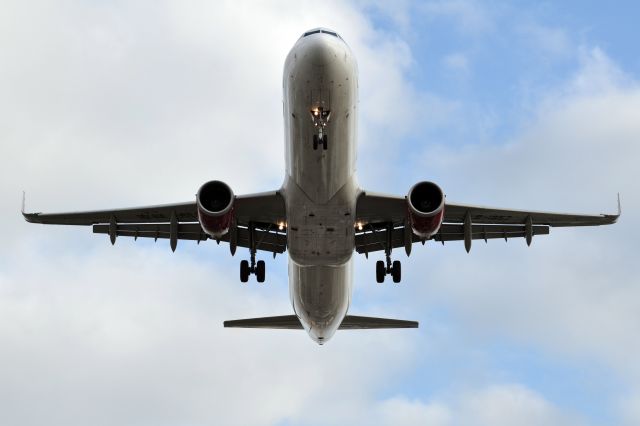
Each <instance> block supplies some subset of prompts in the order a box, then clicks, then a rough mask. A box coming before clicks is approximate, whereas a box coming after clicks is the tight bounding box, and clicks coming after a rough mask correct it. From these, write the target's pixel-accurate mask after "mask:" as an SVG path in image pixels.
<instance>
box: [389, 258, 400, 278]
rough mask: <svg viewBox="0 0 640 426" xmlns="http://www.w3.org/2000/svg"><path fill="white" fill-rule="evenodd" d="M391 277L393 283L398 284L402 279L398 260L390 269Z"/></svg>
mask: <svg viewBox="0 0 640 426" xmlns="http://www.w3.org/2000/svg"><path fill="white" fill-rule="evenodd" d="M391 276H392V277H393V282H394V283H399V282H400V279H401V278H402V267H401V266H400V261H399V260H394V261H393V268H392V269H391Z"/></svg>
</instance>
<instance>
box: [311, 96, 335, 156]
mask: <svg viewBox="0 0 640 426" xmlns="http://www.w3.org/2000/svg"><path fill="white" fill-rule="evenodd" d="M310 113H311V121H313V125H314V127H315V128H316V129H318V133H317V134H315V135H313V149H314V150H316V149H318V145H320V144H322V149H323V150H325V151H326V149H327V145H328V140H327V134H326V133H325V127H327V124H328V123H329V118H330V117H331V111H329V110H328V109H324V108H323V107H313V108H311V111H310Z"/></svg>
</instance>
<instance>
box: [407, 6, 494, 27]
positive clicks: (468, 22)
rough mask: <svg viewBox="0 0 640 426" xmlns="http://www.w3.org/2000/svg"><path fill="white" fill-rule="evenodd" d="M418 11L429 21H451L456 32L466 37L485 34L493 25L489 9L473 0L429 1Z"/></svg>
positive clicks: (491, 13)
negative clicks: (443, 19)
mask: <svg viewBox="0 0 640 426" xmlns="http://www.w3.org/2000/svg"><path fill="white" fill-rule="evenodd" d="M420 10H421V11H422V13H424V14H425V16H426V17H427V18H430V19H435V20H437V19H442V18H449V19H451V20H452V21H453V22H454V24H455V26H456V28H457V30H458V31H460V32H462V33H464V34H468V35H478V34H482V33H486V32H487V31H491V30H492V29H493V28H494V25H495V22H494V19H495V17H494V16H493V12H492V11H491V9H490V8H489V7H487V5H485V4H482V3H481V2H478V1H474V0H452V1H441V0H437V1H429V2H426V3H424V4H422V5H421V7H420Z"/></svg>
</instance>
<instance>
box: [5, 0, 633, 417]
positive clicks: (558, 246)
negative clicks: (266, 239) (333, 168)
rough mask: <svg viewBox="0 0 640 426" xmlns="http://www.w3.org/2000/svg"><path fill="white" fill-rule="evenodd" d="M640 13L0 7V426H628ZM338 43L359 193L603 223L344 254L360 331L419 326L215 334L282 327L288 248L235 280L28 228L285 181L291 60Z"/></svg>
mask: <svg viewBox="0 0 640 426" xmlns="http://www.w3.org/2000/svg"><path fill="white" fill-rule="evenodd" d="M639 15H640V9H639V8H638V6H637V5H635V3H633V2H626V4H624V3H618V4H617V6H616V8H615V9H614V8H605V6H603V5H602V4H601V3H599V2H592V3H591V4H588V3H585V2H563V4H562V6H560V5H557V4H553V3H540V2H532V3H529V2H518V3H517V4H510V3H507V4H505V3H499V2H483V1H464V0H460V1H452V2H444V1H425V2H417V3H413V2H394V4H393V6H392V5H391V2H358V1H356V2H333V1H325V2H322V3H321V4H319V3H317V2H300V1H299V2H269V4H268V5H267V4H262V3H258V2H255V3H253V2H215V3H214V2H207V1H194V2H177V1H176V2H170V1H165V2H148V1H140V2H130V1H115V2H109V3H108V4H103V3H101V2H88V1H87V2H80V1H65V2H56V3H55V4H53V3H52V2H46V1H42V2H39V1H31V2H19V1H11V0H9V1H5V2H3V5H2V13H1V14H0V158H1V160H0V161H1V162H2V163H1V165H2V167H1V168H0V174H1V175H0V176H1V180H0V212H1V213H0V214H1V218H2V221H1V222H0V233H1V234H2V236H3V244H2V245H1V247H0V413H2V414H1V416H2V423H3V424H7V425H41V424H43V423H47V424H52V425H62V424H64V425H85V424H95V425H112V424H122V425H211V424H239V425H240V424H242V425H289V424H306V425H326V424H336V425H340V424H358V423H360V424H375V425H391V424H393V425H404V424H407V425H409V424H430V425H436V426H439V425H465V424H476V425H513V424H520V425H556V424H557V425H566V424H571V425H610V424H620V425H637V424H640V362H638V359H640V340H639V339H638V334H639V333H640V266H639V264H638V261H637V248H636V242H637V241H638V238H640V231H638V229H640V228H639V227H638V225H639V224H638V220H639V219H640V215H639V214H638V213H637V212H638V208H639V207H640V199H639V198H640V197H639V196H638V190H637V182H638V180H639V179H640V172H639V171H638V167H637V163H638V160H639V158H640V148H639V145H638V144H639V141H640V85H639V80H640V55H639V54H638V53H639V52H638V47H637V43H636V40H637V33H638V30H637V28H636V22H635V21H636V19H637V16H639ZM320 25H322V26H327V27H331V28H333V29H335V30H336V31H338V32H339V33H340V34H341V35H342V36H343V38H344V39H345V40H346V41H347V42H348V43H349V45H350V46H351V48H352V50H353V51H354V53H355V55H356V57H357V59H358V63H359V70H360V89H361V93H360V117H359V120H360V129H359V130H360V140H359V162H358V168H359V172H358V173H359V179H360V183H361V184H362V186H363V187H366V188H370V189H374V190H376V191H385V192H390V193H396V194H404V193H406V191H407V190H408V188H409V187H410V186H411V185H412V184H413V183H415V182H416V181H418V180H423V179H428V180H433V181H435V182H437V183H438V184H440V185H441V186H442V187H443V188H444V190H445V192H446V193H447V196H448V198H449V199H450V200H453V201H459V202H465V203H477V204H485V205H495V206H504V207H514V208H528V209H536V210H543V209H548V210H556V211H577V212H585V213H599V212H611V213H613V212H615V209H616V204H615V194H616V192H620V193H621V195H622V202H623V216H622V218H621V220H620V222H619V223H618V224H617V225H615V226H613V227H604V228H585V229H555V230H552V232H551V235H549V236H543V237H539V238H536V239H534V242H533V244H532V246H531V247H530V248H527V247H526V244H525V243H524V241H517V240H514V241H510V242H508V243H504V242H503V241H493V242H490V243H489V244H484V242H481V243H480V242H476V243H474V246H473V248H472V250H471V253H470V254H466V253H465V251H464V248H463V246H462V244H461V243H451V244H447V245H446V246H444V247H442V246H440V245H437V244H427V245H425V246H424V247H422V246H418V247H416V249H415V250H414V251H413V254H412V256H411V258H410V259H406V258H405V255H404V254H403V253H400V252H399V253H397V257H398V258H399V259H400V260H403V269H404V271H403V282H402V284H401V285H400V286H395V285H392V284H385V285H382V286H380V285H377V284H375V280H374V262H375V260H377V259H376V257H375V256H372V257H371V258H370V259H369V260H366V259H364V258H358V259H357V260H356V268H355V293H354V301H353V305H352V308H351V312H352V313H357V314H365V315H380V316H390V317H397V318H406V319H416V320H419V321H420V325H421V326H420V329H418V330H406V331H388V332H386V331H383V332H378V331H371V332H366V331H365V332H338V333H337V334H336V335H335V336H334V338H333V339H332V340H331V341H330V342H329V343H328V344H327V345H325V346H323V347H319V346H317V345H316V344H314V343H313V342H312V341H311V340H310V339H309V338H308V337H307V336H306V335H305V334H304V333H303V332H287V331H283V332H278V331H273V332H269V331H252V330H225V329H223V328H222V321H223V320H225V319H233V318H243V317H252V316H260V315H278V314H287V313H290V312H291V307H290V305H289V300H288V287H287V272H286V257H284V256H281V257H278V258H277V259H275V260H271V259H265V260H268V262H267V283H266V284H265V285H260V286H259V285H257V284H256V283H255V282H251V283H249V284H248V285H241V284H240V283H239V280H238V277H237V275H238V262H239V260H240V258H242V256H244V253H240V254H241V256H240V258H239V257H238V256H236V258H231V257H230V256H229V254H228V249H227V247H224V246H216V245H215V244H213V243H207V244H201V245H200V246H197V245H196V244H190V243H188V242H181V243H180V244H179V245H178V250H177V251H176V253H173V254H172V253H171V251H170V249H169V247H168V243H167V242H158V243H153V242H152V241H151V242H149V241H140V240H139V241H137V242H135V243H134V242H133V241H130V240H126V239H124V238H120V239H119V240H118V241H117V243H116V245H115V246H114V247H112V246H111V245H110V244H109V242H108V238H107V237H105V236H96V235H92V234H91V231H90V229H88V228H71V227H42V226H38V225H29V224H27V223H25V222H24V221H23V220H22V218H21V217H20V215H19V209H20V199H21V191H22V190H23V189H24V190H26V191H27V209H28V210H36V211H59V210H74V209H97V208H111V207H124V206H132V205H145V204H157V203H168V202H174V201H187V200H190V199H193V197H194V194H195V192H196V191H197V189H198V187H199V186H200V185H201V184H202V183H203V182H205V181H207V180H209V179H214V178H215V179H221V180H224V181H226V182H228V183H229V184H230V185H231V186H232V188H233V189H234V191H235V192H236V193H246V192H258V191H264V190H269V189H272V188H277V187H279V185H280V184H281V183H282V180H283V168H284V158H283V128H282V117H281V113H282V106H281V100H282V98H281V78H282V75H281V73H282V66H283V62H284V58H285V56H286V54H287V52H288V50H289V49H290V48H291V46H292V45H293V44H294V43H295V41H296V39H297V37H299V35H300V34H301V33H302V32H303V31H305V30H306V29H309V28H312V27H316V26H320Z"/></svg>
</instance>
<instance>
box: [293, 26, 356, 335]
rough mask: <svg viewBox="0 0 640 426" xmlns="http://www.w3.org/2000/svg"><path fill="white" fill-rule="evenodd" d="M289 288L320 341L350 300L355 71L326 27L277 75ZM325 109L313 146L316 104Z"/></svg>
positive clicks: (330, 332) (298, 312) (295, 49)
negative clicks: (322, 140) (323, 140)
mask: <svg viewBox="0 0 640 426" xmlns="http://www.w3.org/2000/svg"><path fill="white" fill-rule="evenodd" d="M283 89H284V99H283V102H284V124H285V126H284V127H285V145H286V146H285V149H286V177H285V182H284V185H283V193H284V196H285V202H286V209H287V250H288V251H289V289H290V295H291V301H292V304H293V309H294V311H295V313H296V315H297V316H298V318H299V319H300V321H301V323H302V325H303V326H304V328H305V330H307V332H308V333H309V335H310V336H311V338H313V339H314V340H315V341H316V342H318V343H320V344H322V343H324V342H326V341H327V340H328V339H329V338H330V337H331V336H332V335H333V333H334V332H335V331H336V330H337V329H338V327H339V325H340V323H341V322H342V320H343V319H344V317H345V315H346V313H347V309H348V307H349V302H350V300H351V282H352V260H351V257H352V255H353V252H354V238H355V229H354V221H355V207H356V199H357V195H358V193H359V192H360V189H359V187H358V184H357V181H356V177H355V161H356V131H357V120H356V118H357V103H358V72H357V65H356V61H355V58H354V57H353V54H352V53H351V50H350V49H349V47H348V46H347V45H346V43H345V42H344V41H343V40H342V39H341V38H339V37H337V36H334V35H332V34H330V33H329V34H327V33H315V34H310V35H307V36H303V37H302V38H300V39H299V40H298V42H297V43H296V44H295V45H294V46H293V48H292V49H291V51H290V52H289V55H288V56H287V59H286V62H285V66H284V76H283ZM319 110H322V111H325V112H326V111H330V115H329V117H328V121H327V122H326V125H325V126H324V127H323V129H322V132H321V135H323V134H324V135H326V137H327V145H328V146H327V149H326V150H325V149H323V147H322V144H320V145H319V146H318V148H317V149H314V146H313V139H314V135H318V133H319V131H320V129H319V127H320V126H317V121H315V122H314V119H313V114H314V113H316V112H317V111H319Z"/></svg>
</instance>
